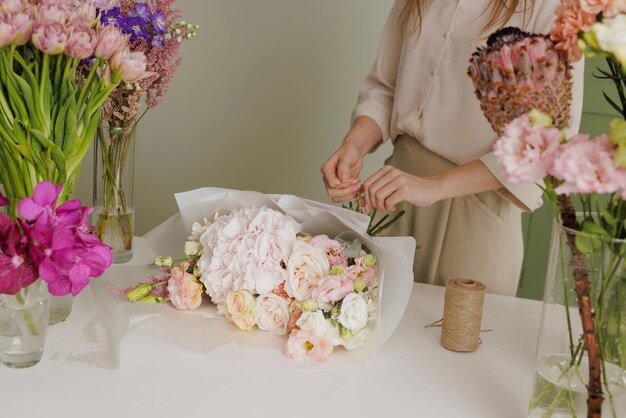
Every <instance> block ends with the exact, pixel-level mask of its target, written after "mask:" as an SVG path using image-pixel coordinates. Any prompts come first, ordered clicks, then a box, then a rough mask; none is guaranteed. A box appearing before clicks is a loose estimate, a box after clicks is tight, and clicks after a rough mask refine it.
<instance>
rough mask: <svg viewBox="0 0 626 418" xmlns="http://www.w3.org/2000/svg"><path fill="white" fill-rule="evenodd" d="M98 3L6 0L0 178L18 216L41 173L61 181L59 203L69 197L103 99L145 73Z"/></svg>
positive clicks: (1, 29) (1, 10) (1, 12)
mask: <svg viewBox="0 0 626 418" xmlns="http://www.w3.org/2000/svg"><path fill="white" fill-rule="evenodd" d="M100 2H101V1H99V0H87V1H79V0H29V1H27V0H5V1H3V2H2V3H1V4H0V183H1V184H2V186H3V188H4V192H5V195H6V197H7V198H8V200H9V206H8V210H9V214H11V216H13V217H15V216H16V215H17V204H18V202H19V201H20V200H22V199H24V198H26V197H27V196H30V195H32V193H33V190H34V187H35V186H36V185H37V184H38V183H40V182H42V181H43V180H48V181H51V182H53V183H54V184H62V185H63V186H62V190H61V192H60V196H59V199H60V201H61V202H63V201H66V200H67V199H68V198H69V196H70V195H71V192H72V190H73V188H74V186H75V184H76V180H77V178H78V174H79V171H80V167H81V162H82V160H83V158H84V156H85V154H86V152H87V150H88V149H89V146H90V144H91V141H92V140H93V138H94V135H95V133H96V129H97V127H98V121H99V120H100V112H101V110H102V106H103V104H104V103H105V101H106V100H107V98H108V97H109V95H110V94H111V92H113V91H114V90H115V88H116V87H117V85H118V84H119V83H120V82H135V81H137V80H140V79H141V78H142V77H144V76H145V75H146V74H145V69H146V59H145V55H144V54H143V53H136V54H135V53H131V52H130V51H129V49H128V48H129V44H128V40H127V38H126V37H124V36H123V34H122V33H121V31H119V30H118V29H115V28H110V29H108V28H105V27H104V26H103V25H102V24H101V23H100V19H99V15H98V13H97V8H96V3H100ZM88 59H89V60H91V61H92V64H91V70H90V71H89V72H88V73H87V74H85V77H84V78H83V77H80V76H79V75H80V74H82V70H81V69H80V67H81V66H82V63H83V62H85V60H88Z"/></svg>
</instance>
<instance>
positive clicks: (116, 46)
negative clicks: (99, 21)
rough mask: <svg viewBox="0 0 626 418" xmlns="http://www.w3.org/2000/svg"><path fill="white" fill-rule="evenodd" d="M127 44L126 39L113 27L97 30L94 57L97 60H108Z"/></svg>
mask: <svg viewBox="0 0 626 418" xmlns="http://www.w3.org/2000/svg"><path fill="white" fill-rule="evenodd" d="M127 44H128V38H127V37H126V36H124V35H123V34H122V31H120V30H119V29H118V28H116V27H115V26H113V25H109V26H100V27H99V28H98V42H97V44H96V49H95V51H94V55H95V56H96V57H97V58H104V59H106V60H110V59H111V58H112V57H113V55H115V54H116V53H117V52H118V51H120V50H121V49H122V48H124V47H125V46H126V45H127Z"/></svg>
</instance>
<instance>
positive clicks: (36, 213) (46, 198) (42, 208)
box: [18, 181, 63, 221]
mask: <svg viewBox="0 0 626 418" xmlns="http://www.w3.org/2000/svg"><path fill="white" fill-rule="evenodd" d="M62 187H63V186H62V185H58V186H56V187H55V186H54V184H52V183H51V182H49V181H43V182H41V183H39V184H38V185H37V186H35V190H34V192H33V197H27V198H26V199H22V200H21V201H20V203H19V207H18V210H19V214H20V217H22V219H24V220H26V221H35V220H36V219H37V218H39V217H40V216H41V215H42V214H45V215H46V217H50V218H51V217H53V215H54V208H55V207H56V203H57V198H58V197H59V193H60V192H61V188H62Z"/></svg>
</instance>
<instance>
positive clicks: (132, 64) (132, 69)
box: [111, 49, 152, 83]
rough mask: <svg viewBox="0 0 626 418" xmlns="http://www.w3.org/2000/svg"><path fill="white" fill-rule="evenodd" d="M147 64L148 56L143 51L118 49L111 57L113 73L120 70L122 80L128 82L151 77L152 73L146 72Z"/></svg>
mask: <svg viewBox="0 0 626 418" xmlns="http://www.w3.org/2000/svg"><path fill="white" fill-rule="evenodd" d="M147 65H148V62H147V60H146V56H145V55H144V54H143V53H142V52H131V51H130V50H129V49H123V50H121V51H118V52H117V53H116V54H115V55H113V58H111V69H112V70H113V73H116V72H118V73H119V75H120V77H121V78H122V80H124V81H126V82H128V83H134V82H136V81H139V80H141V79H143V78H146V77H150V76H151V75H152V73H149V72H146V66H147Z"/></svg>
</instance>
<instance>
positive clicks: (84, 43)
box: [65, 24, 97, 60]
mask: <svg viewBox="0 0 626 418" xmlns="http://www.w3.org/2000/svg"><path fill="white" fill-rule="evenodd" d="M96 41H97V39H96V32H95V31H94V30H93V29H92V28H91V26H89V25H86V24H81V25H79V26H75V27H74V28H72V31H71V34H70V38H69V40H68V42H67V45H66V46H65V54H66V55H68V56H70V57H72V58H76V59H79V60H84V59H87V58H89V57H90V56H91V55H92V54H93V51H94V48H95V47H96Z"/></svg>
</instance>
